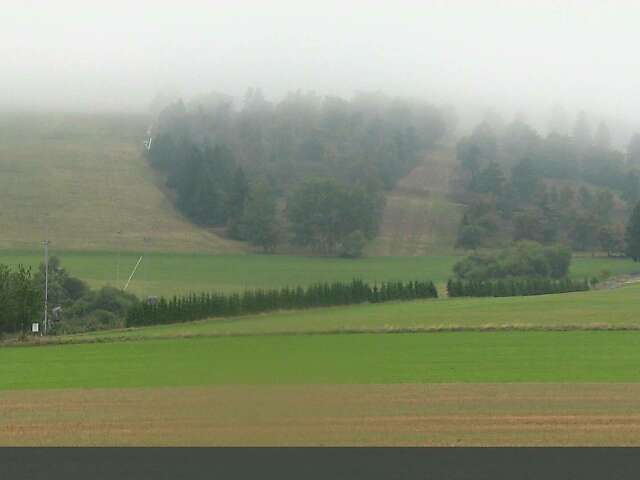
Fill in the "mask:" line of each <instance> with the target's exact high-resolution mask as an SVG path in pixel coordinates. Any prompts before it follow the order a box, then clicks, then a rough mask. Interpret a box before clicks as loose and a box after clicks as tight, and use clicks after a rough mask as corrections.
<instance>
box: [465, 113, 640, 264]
mask: <svg viewBox="0 0 640 480" xmlns="http://www.w3.org/2000/svg"><path fill="white" fill-rule="evenodd" d="M566 130H567V122H566V114H565V113H564V111H563V110H562V109H560V108H559V107H556V108H555V109H554V111H553V113H552V129H551V133H549V134H548V135H547V136H543V135H541V134H540V133H538V132H537V131H536V130H535V129H534V128H532V127H531V126H530V125H528V124H527V123H525V122H524V121H522V120H515V121H514V122H512V123H510V124H508V125H502V126H500V125H499V124H496V122H492V121H485V122H482V123H481V124H479V125H478V126H477V127H476V128H475V129H474V130H473V132H472V133H471V134H470V135H468V136H466V137H463V138H462V139H460V141H459V142H458V144H457V157H458V161H459V165H460V174H461V176H462V178H463V179H464V180H463V181H462V184H463V185H464V188H465V191H464V192H459V193H458V194H459V195H460V198H461V200H462V201H463V202H464V203H466V204H467V210H466V213H465V215H464V217H463V219H462V222H461V224H460V228H459V232H458V239H457V246H458V247H459V248H466V249H475V248H479V247H481V246H489V245H494V244H495V242H496V241H502V242H503V243H504V241H505V239H507V238H510V239H512V240H516V241H517V240H533V241H536V242H540V243H542V244H552V243H556V242H560V243H563V244H566V245H569V246H571V247H572V248H573V249H574V250H577V251H593V250H602V251H605V252H607V253H608V254H609V255H620V254H622V253H623V252H624V238H623V230H624V224H625V222H626V220H627V218H628V215H629V212H630V209H631V208H632V207H633V206H634V205H635V203H636V202H637V201H638V200H639V191H640V182H639V180H640V174H639V171H638V170H637V167H638V166H640V164H638V163H637V161H636V156H637V157H638V160H640V140H638V138H640V137H638V136H637V135H636V136H634V138H633V139H632V140H631V143H630V145H629V149H628V152H627V154H626V155H625V153H624V152H621V151H619V150H616V149H615V148H613V147H612V141H611V132H610V130H609V128H608V126H607V125H606V124H605V123H604V122H600V123H599V124H598V126H597V128H596V129H595V133H594V132H593V129H592V127H591V124H590V122H589V119H588V117H587V115H586V114H585V113H584V112H581V113H580V114H579V115H578V117H577V118H576V121H575V124H574V126H573V128H572V129H571V135H568V134H564V133H561V132H564V131H566Z"/></svg>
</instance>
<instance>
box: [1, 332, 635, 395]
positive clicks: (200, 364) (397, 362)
mask: <svg viewBox="0 0 640 480" xmlns="http://www.w3.org/2000/svg"><path fill="white" fill-rule="evenodd" d="M638 365H640V332H509V333H504V332H494V333H477V332H464V333H441V334H438V335H369V334H362V335H311V336H266V337H255V336H252V337H232V338H197V339H172V340H163V341H158V340H149V341H145V342H133V341H132V342H122V343H105V344H84V345H63V346H52V347H48V348H2V349H0V390H3V389H4V390H7V389H29V388H98V387H101V388H120V387H160V386H190V385H191V386H194V385H220V384H301V383H306V384H349V383H354V384H369V383H380V384H387V383H389V384H394V383H451V382H454V383H456V382H463V383H483V382H497V383H501V382H509V383H511V382H638V381H640V368H638Z"/></svg>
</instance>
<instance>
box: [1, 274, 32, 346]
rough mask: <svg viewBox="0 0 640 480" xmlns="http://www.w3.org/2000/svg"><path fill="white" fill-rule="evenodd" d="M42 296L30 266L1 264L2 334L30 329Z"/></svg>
mask: <svg viewBox="0 0 640 480" xmlns="http://www.w3.org/2000/svg"><path fill="white" fill-rule="evenodd" d="M41 298H42V296H41V291H40V290H38V288H37V286H36V283H35V282H34V281H33V275H32V273H31V270H30V269H29V268H25V267H23V266H21V265H20V266H18V267H17V268H15V269H14V268H11V267H9V266H7V265H0V305H2V315H0V335H1V334H3V333H14V332H27V331H29V330H30V329H31V322H32V321H33V319H34V318H36V316H37V315H38V313H39V312H40V306H41V305H42V303H41V301H40V300H41Z"/></svg>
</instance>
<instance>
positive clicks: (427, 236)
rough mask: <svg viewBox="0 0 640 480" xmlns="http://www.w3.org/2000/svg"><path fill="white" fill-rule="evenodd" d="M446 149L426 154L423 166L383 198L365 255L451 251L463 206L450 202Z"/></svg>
mask: <svg viewBox="0 0 640 480" xmlns="http://www.w3.org/2000/svg"><path fill="white" fill-rule="evenodd" d="M456 163H457V161H456V158H455V151H454V150H453V149H452V148H451V147H448V146H445V147H441V148H440V149H438V150H436V151H434V152H431V153H429V154H428V155H427V156H426V158H425V160H424V163H423V164H421V165H419V166H418V167H416V168H415V169H414V170H413V171H412V172H411V173H410V174H409V175H407V176H406V177H405V178H403V179H402V180H400V182H398V185H397V186H396V188H395V189H394V190H393V191H392V192H391V193H389V195H387V205H386V208H385V211H384V216H383V218H382V224H381V228H380V234H379V235H378V238H376V239H375V240H374V241H373V242H372V243H371V244H370V245H369V246H368V247H367V253H368V254H369V255H431V254H434V253H435V254H440V253H450V252H452V251H453V245H454V243H455V239H456V234H457V231H458V225H459V223H460V220H461V218H462V213H463V209H464V206H463V205H461V204H458V203H456V202H454V201H452V200H451V198H450V196H449V187H450V183H451V179H452V177H453V174H454V170H455V167H456Z"/></svg>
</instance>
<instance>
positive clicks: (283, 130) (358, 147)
mask: <svg viewBox="0 0 640 480" xmlns="http://www.w3.org/2000/svg"><path fill="white" fill-rule="evenodd" d="M449 117H450V115H449V116H447V114H446V113H443V112H442V111H440V110H439V109H437V108H435V107H433V106H432V105H429V104H427V103H424V102H420V101H410V100H404V99H399V98H392V97H387V96H385V95H382V94H360V95H356V96H355V97H354V98H353V99H352V100H344V99H341V98H338V97H319V96H317V95H315V94H313V93H301V92H294V93H290V94H289V95H287V96H286V97H285V98H284V99H282V100H281V101H279V102H275V103H273V102H269V101H267V100H266V99H265V97H264V96H263V94H262V92H261V91H260V90H259V89H250V90H249V91H248V92H247V94H246V96H245V98H244V102H243V104H242V106H241V107H240V108H236V107H235V106H234V105H233V103H232V101H231V100H230V98H229V97H226V96H224V95H218V94H214V95H210V96H208V97H205V98H200V99H198V100H196V101H194V102H193V104H189V105H185V104H184V103H183V102H182V101H178V102H176V103H174V104H172V105H170V106H169V107H167V108H165V109H164V110H163V111H162V112H161V113H160V115H159V117H158V119H157V122H156V125H155V127H154V128H155V131H156V134H155V138H154V141H153V144H152V147H151V149H150V151H149V161H150V163H151V165H153V166H154V167H155V168H157V169H158V170H160V171H162V172H163V173H164V174H165V175H166V178H167V186H168V187H169V188H170V189H171V190H172V191H173V192H174V193H175V203H176V206H177V207H178V208H179V209H180V210H181V211H182V212H183V213H184V214H185V215H186V216H187V217H189V218H190V219H191V220H192V221H193V222H195V223H198V224H200V225H204V226H218V227H221V226H224V227H227V233H228V234H229V236H231V237H234V238H237V239H241V240H248V241H250V242H251V243H253V244H255V245H259V246H261V247H263V249H264V250H265V251H273V250H274V249H275V247H276V245H277V244H278V243H279V242H281V241H285V240H287V239H288V238H289V237H290V240H291V242H292V243H293V244H296V245H298V246H302V247H305V248H309V249H311V250H313V251H314V252H317V253H323V254H332V255H334V254H342V255H345V256H359V254H360V253H361V250H362V248H363V247H364V242H365V241H366V240H371V239H372V238H374V237H375V235H376V233H377V231H378V226H379V223H380V217H381V214H382V209H383V207H384V192H385V191H386V190H388V189H390V188H392V187H393V186H394V185H395V183H396V182H397V180H398V179H399V178H401V177H403V176H405V175H406V174H407V173H408V172H409V171H411V169H412V168H414V167H415V166H416V165H417V164H418V163H419V162H420V161H421V159H422V158H423V156H424V155H425V153H426V152H428V151H429V150H430V149H432V148H433V147H435V146H436V145H437V143H438V142H439V141H441V140H442V139H443V138H444V137H445V136H446V135H447V133H449V130H448V129H449V127H450V124H449V123H447V122H448V121H449V122H450V120H448V118H449ZM257 179H260V187H257V186H256V185H255V184H254V187H253V188H254V192H253V200H251V193H250V187H249V185H250V184H251V183H252V182H254V181H255V180H257ZM256 189H257V190H256ZM267 191H268V193H267ZM257 197H260V198H262V199H263V200H264V201H265V202H267V204H268V205H266V206H264V208H265V211H263V212H260V213H258V210H259V206H258V201H257V200H256V198H257ZM279 202H284V203H285V208H284V212H285V214H283V215H280V211H279V208H277V205H278V203H279ZM260 208H262V207H260ZM247 210H248V211H247ZM257 215H260V216H262V215H266V216H267V217H269V218H271V219H274V218H275V219H276V221H274V222H269V223H270V225H271V226H269V227H268V228H267V222H265V221H261V222H259V223H260V225H261V226H258V225H257V224H256V225H252V226H249V223H250V222H249V219H251V218H252V219H253V220H254V221H255V220H256V218H257ZM286 222H288V224H289V226H290V228H287V229H284V230H281V228H282V227H284V226H285V223H286ZM243 225H244V226H243Z"/></svg>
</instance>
